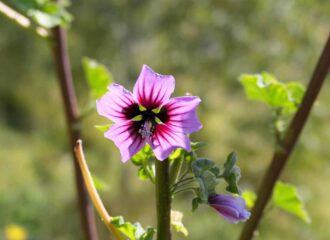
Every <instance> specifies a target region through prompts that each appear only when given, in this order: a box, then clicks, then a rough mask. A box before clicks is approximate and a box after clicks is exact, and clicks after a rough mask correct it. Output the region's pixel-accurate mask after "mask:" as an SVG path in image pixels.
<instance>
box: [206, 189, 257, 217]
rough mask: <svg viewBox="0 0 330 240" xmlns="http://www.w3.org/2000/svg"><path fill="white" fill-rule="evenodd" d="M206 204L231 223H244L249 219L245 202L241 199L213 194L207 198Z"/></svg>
mask: <svg viewBox="0 0 330 240" xmlns="http://www.w3.org/2000/svg"><path fill="white" fill-rule="evenodd" d="M208 202H209V205H210V206H211V207H213V208H214V209H215V210H216V211H217V212H219V213H220V214H221V215H222V216H223V217H224V218H225V219H226V220H227V221H229V222H231V223H238V222H239V221H246V220H247V219H249V218H250V215H251V213H250V212H249V211H247V210H246V209H245V200H244V199H243V198H241V197H234V196H228V195H221V194H215V195H211V196H209V199H208Z"/></svg>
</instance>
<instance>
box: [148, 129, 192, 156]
mask: <svg viewBox="0 0 330 240" xmlns="http://www.w3.org/2000/svg"><path fill="white" fill-rule="evenodd" d="M149 144H150V146H151V148H152V149H153V151H154V153H155V155H156V157H157V159H158V160H164V159H165V158H167V157H168V155H170V153H171V152H172V151H173V150H175V149H177V148H183V149H185V150H186V151H188V152H190V151H191V149H190V141H189V138H188V137H187V136H186V135H185V134H183V133H180V132H175V131H172V130H171V129H170V128H169V127H168V126H166V124H158V125H156V128H155V131H154V134H153V135H152V136H151V138H150V140H149Z"/></svg>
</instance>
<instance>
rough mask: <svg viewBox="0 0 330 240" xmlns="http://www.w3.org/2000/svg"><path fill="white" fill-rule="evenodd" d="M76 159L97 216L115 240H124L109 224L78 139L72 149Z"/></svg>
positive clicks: (107, 214)
mask: <svg viewBox="0 0 330 240" xmlns="http://www.w3.org/2000/svg"><path fill="white" fill-rule="evenodd" d="M74 151H75V154H76V159H77V161H78V164H79V167H80V171H81V173H82V176H83V178H84V181H85V185H86V188H87V191H88V194H89V196H90V198H91V200H92V203H93V205H94V207H95V209H96V210H97V212H98V214H99V215H100V217H101V219H102V221H103V222H104V224H105V225H106V226H107V228H108V229H109V231H110V232H111V233H112V234H113V236H114V237H115V239H117V240H125V238H124V237H123V235H122V234H121V233H120V232H119V231H118V230H117V229H116V228H115V227H114V226H113V225H112V224H111V222H110V221H111V217H110V215H109V213H108V212H107V210H106V209H105V207H104V204H103V202H102V200H101V198H100V196H99V194H98V192H97V190H96V188H95V185H94V183H93V179H92V175H91V173H90V171H89V169H88V165H87V163H86V159H85V155H84V152H83V148H82V141H81V140H80V139H79V140H78V141H77V143H76V146H75V148H74Z"/></svg>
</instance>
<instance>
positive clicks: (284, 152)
mask: <svg viewBox="0 0 330 240" xmlns="http://www.w3.org/2000/svg"><path fill="white" fill-rule="evenodd" d="M329 68H330V34H329V36H328V40H327V43H326V45H325V47H324V50H323V52H322V54H321V56H320V58H319V61H318V63H317V65H316V67H315V70H314V72H313V75H312V78H311V80H310V83H309V85H308V88H307V91H306V93H305V96H304V98H303V101H302V103H301V106H300V108H299V109H298V111H297V113H296V114H295V116H294V118H293V120H292V121H291V124H290V126H289V127H288V130H287V132H286V135H285V138H284V141H283V145H282V148H281V150H275V152H274V155H273V159H272V162H271V164H270V166H269V168H268V171H267V173H266V174H265V176H264V178H263V181H262V184H261V187H260V189H259V191H258V198H257V201H256V203H255V206H254V208H253V210H252V215H251V218H250V219H249V221H248V222H247V223H246V224H245V226H244V229H243V231H242V234H241V237H240V240H250V239H252V238H253V235H254V232H255V230H256V229H257V227H258V224H259V222H260V219H261V217H262V214H263V211H264V208H265V207H266V204H267V202H268V200H269V199H270V197H271V194H272V191H273V188H274V185H275V183H276V181H277V179H278V178H279V176H280V174H281V172H282V170H283V168H284V166H285V164H286V163H287V161H288V158H289V156H290V154H291V152H292V150H293V149H294V147H295V145H296V143H297V141H298V138H299V135H300V133H301V132H302V130H303V127H304V125H305V123H306V121H307V119H308V116H309V113H310V111H311V108H312V106H313V103H314V102H315V99H316V97H317V95H318V94H319V92H320V89H321V87H322V85H323V82H324V80H325V78H326V76H327V74H328V72H329Z"/></svg>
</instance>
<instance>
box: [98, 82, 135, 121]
mask: <svg viewBox="0 0 330 240" xmlns="http://www.w3.org/2000/svg"><path fill="white" fill-rule="evenodd" d="M108 89H109V92H107V93H106V94H105V95H104V96H103V97H101V98H100V99H98V100H96V108H97V111H98V113H99V114H100V115H102V116H104V117H107V118H109V119H110V120H111V121H113V122H115V123H116V122H120V121H126V120H128V119H129V118H132V116H131V115H134V111H135V109H134V108H136V109H137V110H138V107H139V106H138V104H137V103H136V102H135V101H134V98H133V95H132V93H131V92H130V91H128V90H126V89H125V88H124V87H123V86H121V85H119V84H116V83H112V84H110V85H109V86H108ZM133 117H134V116H133Z"/></svg>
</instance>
